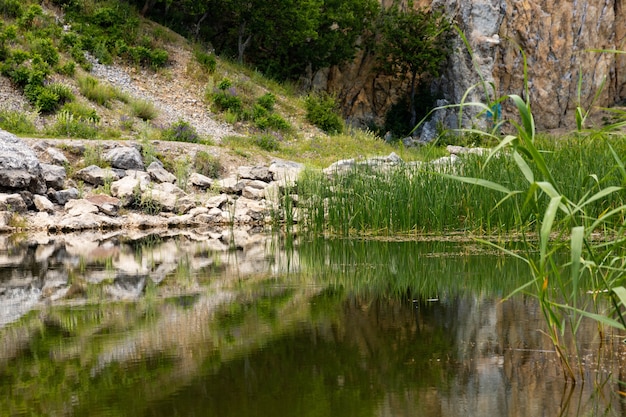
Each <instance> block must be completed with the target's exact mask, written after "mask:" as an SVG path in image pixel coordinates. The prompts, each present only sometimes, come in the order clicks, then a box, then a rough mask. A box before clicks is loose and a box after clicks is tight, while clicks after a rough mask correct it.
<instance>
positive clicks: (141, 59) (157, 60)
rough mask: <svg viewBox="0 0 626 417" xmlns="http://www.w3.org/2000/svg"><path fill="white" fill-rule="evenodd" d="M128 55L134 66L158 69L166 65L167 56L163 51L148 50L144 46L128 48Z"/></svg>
mask: <svg viewBox="0 0 626 417" xmlns="http://www.w3.org/2000/svg"><path fill="white" fill-rule="evenodd" d="M128 55H129V56H130V58H131V60H132V61H133V62H134V63H135V64H136V65H143V66H151V67H152V68H160V67H163V66H165V64H167V60H168V59H169V55H168V53H167V51H165V50H163V49H158V48H157V49H150V48H147V47H145V46H131V47H129V48H128Z"/></svg>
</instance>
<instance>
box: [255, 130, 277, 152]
mask: <svg viewBox="0 0 626 417" xmlns="http://www.w3.org/2000/svg"><path fill="white" fill-rule="evenodd" d="M253 143H254V144H255V145H256V146H258V147H259V148H261V149H263V150H265V151H268V152H273V151H277V150H278V149H279V148H280V142H279V141H278V139H277V138H276V137H275V136H273V135H270V134H263V135H259V136H257V137H255V138H254V140H253Z"/></svg>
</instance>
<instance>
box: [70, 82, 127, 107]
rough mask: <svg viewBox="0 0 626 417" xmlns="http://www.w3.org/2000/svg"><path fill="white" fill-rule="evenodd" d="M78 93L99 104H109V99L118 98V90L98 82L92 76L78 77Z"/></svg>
mask: <svg viewBox="0 0 626 417" xmlns="http://www.w3.org/2000/svg"><path fill="white" fill-rule="evenodd" d="M78 89H79V90H80V93H81V94H82V95H83V96H85V97H87V98H88V99H89V100H91V101H93V102H95V103H97V104H99V105H101V106H106V107H108V106H110V101H112V100H114V99H116V98H118V95H119V94H118V92H117V91H116V90H115V89H114V88H113V87H111V86H110V85H108V84H100V83H99V82H98V80H97V79H95V78H93V77H81V78H79V79H78Z"/></svg>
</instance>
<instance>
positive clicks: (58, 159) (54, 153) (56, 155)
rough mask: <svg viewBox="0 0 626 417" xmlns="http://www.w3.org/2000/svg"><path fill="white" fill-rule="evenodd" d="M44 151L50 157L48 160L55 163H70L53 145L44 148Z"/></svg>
mask: <svg viewBox="0 0 626 417" xmlns="http://www.w3.org/2000/svg"><path fill="white" fill-rule="evenodd" d="M46 153H47V154H48V156H49V157H50V161H52V163H53V164H55V165H69V163H70V161H69V160H68V159H67V157H66V156H65V154H64V153H63V152H61V150H59V149H57V148H55V147H52V146H51V147H49V148H46Z"/></svg>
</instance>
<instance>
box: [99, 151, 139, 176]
mask: <svg viewBox="0 0 626 417" xmlns="http://www.w3.org/2000/svg"><path fill="white" fill-rule="evenodd" d="M104 159H105V160H106V161H109V162H110V163H111V166H112V167H113V168H119V169H131V170H135V171H144V170H145V166H144V164H143V159H142V158H141V153H140V152H139V151H138V150H137V149H136V148H133V147H130V146H118V147H116V148H113V149H111V150H110V151H108V152H107V153H106V154H105V155H104Z"/></svg>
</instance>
